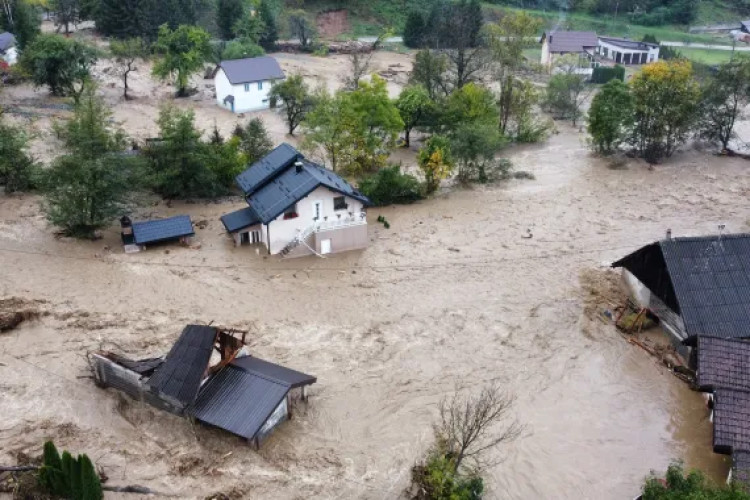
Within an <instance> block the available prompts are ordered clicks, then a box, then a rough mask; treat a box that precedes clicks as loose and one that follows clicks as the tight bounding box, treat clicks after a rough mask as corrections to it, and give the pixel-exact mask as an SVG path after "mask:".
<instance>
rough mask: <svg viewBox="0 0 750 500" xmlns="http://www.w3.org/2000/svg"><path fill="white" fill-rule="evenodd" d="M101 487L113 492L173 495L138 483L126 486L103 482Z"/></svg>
mask: <svg viewBox="0 0 750 500" xmlns="http://www.w3.org/2000/svg"><path fill="white" fill-rule="evenodd" d="M102 489H103V490H104V491H112V492H115V493H136V494H138V495H156V496H161V497H173V496H175V495H171V494H169V493H161V492H159V491H154V490H152V489H150V488H146V487H145V486H140V485H138V484H132V485H128V486H108V485H105V484H103V485H102Z"/></svg>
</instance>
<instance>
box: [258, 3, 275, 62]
mask: <svg viewBox="0 0 750 500" xmlns="http://www.w3.org/2000/svg"><path fill="white" fill-rule="evenodd" d="M258 16H259V18H260V20H261V21H263V32H262V33H261V35H260V39H259V40H258V43H260V45H261V47H263V48H264V49H266V50H273V49H275V48H276V42H277V41H278V40H279V26H278V23H277V22H276V15H275V14H274V12H273V9H272V8H271V2H270V1H269V0H260V5H259V6H258Z"/></svg>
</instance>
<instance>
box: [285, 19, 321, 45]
mask: <svg viewBox="0 0 750 500" xmlns="http://www.w3.org/2000/svg"><path fill="white" fill-rule="evenodd" d="M288 16H289V32H290V33H291V35H292V36H293V37H294V38H296V39H297V40H299V43H300V46H301V47H302V50H310V49H311V48H312V46H313V43H314V42H315V37H316V35H317V33H316V30H315V24H314V23H313V21H312V20H311V19H310V17H309V16H308V14H307V12H305V11H304V10H301V9H298V10H292V11H290V12H289V13H288Z"/></svg>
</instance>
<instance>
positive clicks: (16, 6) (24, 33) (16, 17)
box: [0, 0, 41, 50]
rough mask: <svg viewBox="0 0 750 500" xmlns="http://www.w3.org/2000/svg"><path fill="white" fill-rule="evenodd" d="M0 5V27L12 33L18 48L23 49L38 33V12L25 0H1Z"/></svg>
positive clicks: (39, 22) (39, 23)
mask: <svg viewBox="0 0 750 500" xmlns="http://www.w3.org/2000/svg"><path fill="white" fill-rule="evenodd" d="M0 5H2V9H0V29H2V30H3V31H9V32H11V33H13V35H14V36H15V37H16V45H17V46H18V48H19V49H20V50H23V49H25V48H26V46H27V45H29V44H30V43H31V42H32V41H33V40H34V38H36V36H37V35H38V34H39V31H40V26H41V19H40V18H39V14H38V13H37V11H36V9H35V8H34V7H33V6H32V5H31V4H29V3H28V2H27V1H26V0H3V1H2V2H0Z"/></svg>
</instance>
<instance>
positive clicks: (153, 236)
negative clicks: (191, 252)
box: [133, 215, 195, 245]
mask: <svg viewBox="0 0 750 500" xmlns="http://www.w3.org/2000/svg"><path fill="white" fill-rule="evenodd" d="M194 234H195V231H194V230H193V222H192V221H191V220H190V216H189V215H176V216H174V217H168V218H166V219H157V220H149V221H141V222H134V223H133V241H135V243H136V244H137V245H146V244H152V243H161V242H163V241H169V240H176V239H178V238H183V237H185V236H193V235H194Z"/></svg>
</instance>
